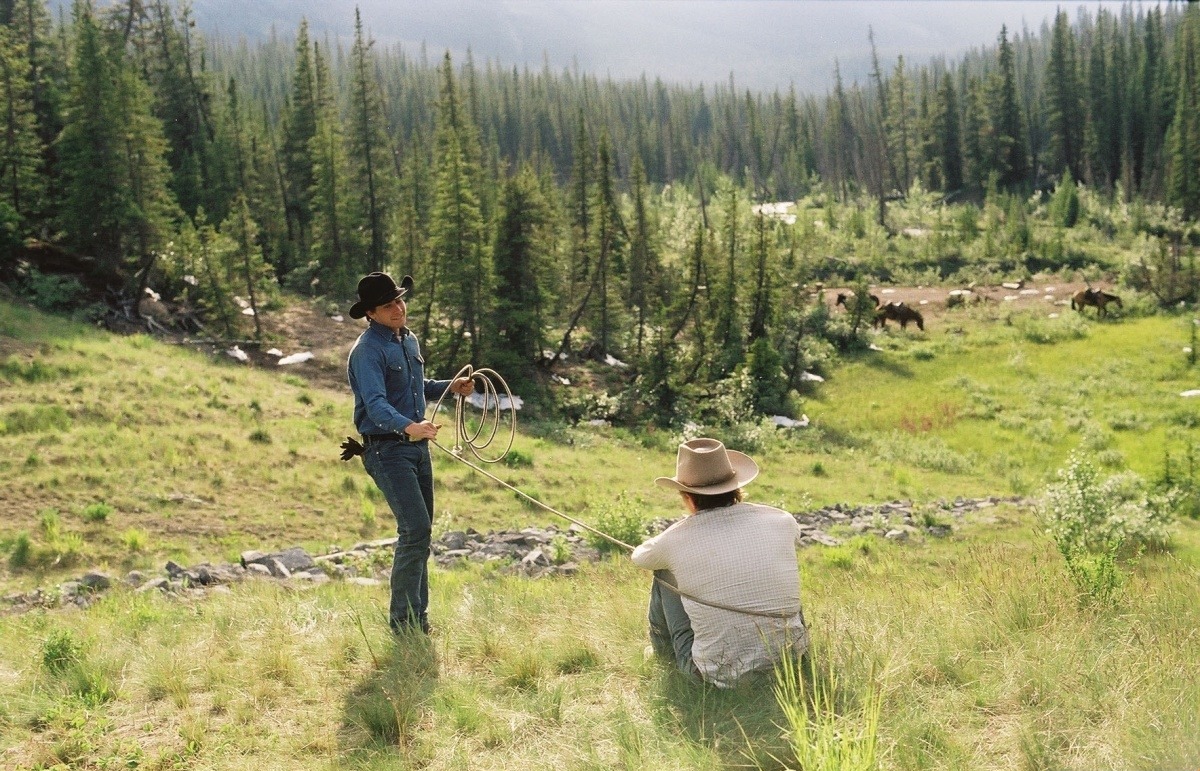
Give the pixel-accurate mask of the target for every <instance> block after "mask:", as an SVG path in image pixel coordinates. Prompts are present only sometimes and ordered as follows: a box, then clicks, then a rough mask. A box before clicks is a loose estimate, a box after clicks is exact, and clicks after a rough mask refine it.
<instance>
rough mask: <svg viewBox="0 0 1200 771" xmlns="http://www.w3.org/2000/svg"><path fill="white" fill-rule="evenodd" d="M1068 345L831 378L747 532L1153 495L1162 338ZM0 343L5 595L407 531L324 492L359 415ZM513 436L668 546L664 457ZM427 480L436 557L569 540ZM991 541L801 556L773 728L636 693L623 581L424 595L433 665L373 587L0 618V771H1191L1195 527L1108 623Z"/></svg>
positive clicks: (982, 315) (28, 325)
mask: <svg viewBox="0 0 1200 771" xmlns="http://www.w3.org/2000/svg"><path fill="white" fill-rule="evenodd" d="M1055 321H1056V320H1049V319H1044V318H1038V317H1034V316H1005V315H1003V314H1002V312H1001V311H997V310H995V309H983V310H976V309H972V310H962V311H956V312H955V314H954V315H953V316H947V317H946V319H945V320H944V321H943V322H942V323H940V324H938V325H937V326H934V325H930V326H931V328H930V330H929V331H927V332H925V333H923V334H921V333H914V332H912V331H909V332H907V333H899V332H895V333H888V334H885V335H882V336H880V337H879V338H877V342H878V343H879V345H880V346H881V347H882V348H884V349H885V350H884V351H882V352H878V353H872V354H870V355H869V356H867V355H864V356H863V357H861V358H857V359H854V360H851V361H849V362H846V363H844V364H843V365H840V366H839V367H838V368H837V369H835V371H834V372H833V373H832V376H831V377H830V378H829V380H828V382H827V383H825V384H824V385H823V386H821V388H820V391H819V392H818V393H817V394H816V395H814V396H812V397H810V398H809V399H808V401H807V402H806V403H805V405H804V409H805V411H806V412H807V413H808V414H809V416H810V417H811V418H813V423H814V427H813V428H811V429H809V430H806V431H803V432H799V433H796V434H792V435H786V434H782V433H775V434H770V435H768V438H767V439H766V440H765V441H764V446H763V448H762V449H761V450H759V451H758V452H757V453H756V456H757V457H758V459H759V460H760V461H761V464H762V466H763V471H762V474H761V476H760V477H759V479H758V480H756V482H755V484H754V485H753V487H752V488H751V489H750V494H751V499H752V500H758V501H762V502H766V503H771V504H775V505H781V506H785V507H788V508H791V509H793V510H799V509H803V508H807V507H811V506H816V505H820V504H824V503H832V502H864V501H881V500H888V499H892V498H912V499H915V500H917V501H921V502H932V501H934V500H936V499H938V498H952V497H955V496H958V495H963V496H975V495H990V494H1010V493H1018V494H1021V495H1034V494H1037V493H1038V492H1040V491H1041V490H1042V489H1044V487H1045V484H1046V483H1047V482H1048V481H1049V480H1050V479H1051V478H1052V476H1053V472H1054V470H1055V469H1056V468H1058V467H1059V466H1061V465H1062V462H1063V460H1064V459H1065V458H1066V457H1067V455H1068V453H1069V452H1070V451H1071V450H1072V449H1075V448H1080V447H1081V448H1084V449H1085V450H1087V451H1089V452H1091V453H1094V455H1095V457H1097V458H1098V459H1101V461H1102V462H1106V463H1108V464H1109V465H1110V466H1111V469H1108V470H1113V469H1116V468H1120V467H1123V466H1124V465H1128V466H1129V467H1131V468H1132V469H1134V470H1135V471H1137V472H1139V473H1141V474H1143V475H1144V476H1147V477H1150V478H1154V477H1155V476H1156V475H1157V474H1158V472H1159V471H1160V469H1161V466H1162V463H1163V460H1164V456H1165V453H1166V452H1170V453H1171V455H1172V457H1173V458H1175V459H1180V458H1182V457H1184V454H1185V453H1184V449H1183V448H1184V445H1185V444H1186V443H1187V442H1188V441H1191V440H1192V439H1191V433H1190V432H1191V431H1193V430H1194V428H1195V427H1196V425H1197V424H1196V422H1195V421H1194V420H1193V418H1194V414H1193V413H1194V405H1191V404H1190V403H1188V402H1187V400H1183V399H1180V398H1179V397H1178V395H1177V394H1178V392H1179V391H1182V390H1185V389H1186V388H1190V387H1194V382H1195V381H1194V378H1195V372H1194V371H1193V370H1188V369H1186V367H1185V360H1184V358H1183V355H1182V354H1181V353H1180V351H1179V349H1180V348H1181V347H1182V345H1183V344H1184V340H1185V338H1186V334H1187V330H1186V328H1185V327H1184V326H1183V325H1182V324H1181V323H1180V320H1179V319H1174V318H1170V317H1148V318H1126V319H1123V320H1121V321H1120V322H1106V323H1096V322H1092V321H1088V322H1084V323H1083V325H1082V326H1080V325H1079V322H1078V320H1071V321H1064V322H1062V323H1061V325H1056V324H1055ZM956 328H961V331H955V330H956ZM0 333H2V334H3V337H2V338H0V361H5V362H8V363H7V364H5V365H4V366H3V367H2V368H0V386H2V387H0V420H3V421H4V425H5V426H6V427H7V426H9V425H18V426H25V427H29V428H28V430H25V429H24V428H22V430H20V431H15V432H14V431H9V430H8V429H7V428H5V429H4V430H3V431H0V485H2V486H3V489H4V490H5V491H6V494H5V496H4V497H3V500H2V501H0V509H2V511H0V514H2V515H3V516H0V555H2V556H3V557H4V559H3V561H2V562H0V566H2V567H0V585H3V587H4V588H5V591H6V592H7V591H10V590H12V589H21V588H26V587H31V586H34V585H40V586H52V585H53V583H54V582H56V581H58V580H60V579H62V578H66V577H69V576H72V575H78V572H79V571H80V570H81V569H83V568H85V567H93V566H96V567H105V568H108V569H110V570H114V571H120V570H123V569H127V568H132V567H138V568H146V567H150V566H156V565H161V564H162V562H163V561H164V560H165V559H166V558H167V557H170V558H173V559H176V560H177V561H182V562H185V563H186V562H189V561H192V562H198V561H202V560H216V559H221V558H226V559H227V558H229V555H236V554H237V552H238V551H240V550H241V549H243V548H251V547H257V548H264V547H265V548H276V547H285V546H290V545H293V544H300V545H305V546H308V547H309V548H313V549H323V548H325V547H326V546H328V545H329V544H333V543H339V544H341V545H343V546H346V545H349V544H351V543H352V542H354V541H357V540H361V539H362V538H364V537H372V536H375V535H383V534H386V533H387V532H388V531H389V530H390V529H391V521H390V519H391V518H390V515H388V514H387V507H386V504H385V503H384V502H383V501H382V499H381V498H380V496H379V495H378V491H377V490H376V489H375V488H374V486H373V485H372V484H371V483H370V480H369V479H368V478H367V477H366V475H365V473H364V472H363V471H362V469H361V467H360V466H359V464H358V462H357V461H355V462H353V463H350V464H343V463H341V462H340V461H338V460H337V454H338V449H337V445H338V444H339V443H340V441H341V440H342V438H343V437H344V436H345V435H346V434H347V433H349V432H350V430H349V413H350V398H349V395H348V393H346V392H344V391H342V390H326V389H323V388H321V387H319V386H317V385H314V384H309V383H306V382H304V381H302V380H299V379H298V378H295V377H294V376H288V377H284V378H281V377H280V376H279V375H277V374H276V373H274V372H270V371H258V370H253V369H247V368H244V367H241V366H238V365H233V364H228V363H226V362H224V361H220V360H218V361H214V360H211V359H210V358H208V357H207V356H204V355H201V354H197V353H192V352H188V351H183V350H179V349H177V348H174V347H168V346H162V345H160V344H158V343H156V342H155V341H153V340H151V339H149V338H146V337H129V338H114V337H111V336H108V335H104V334H101V333H98V332H96V331H95V330H93V329H90V328H88V327H81V326H75V325H72V324H71V323H69V322H66V321H62V320H59V319H49V318H48V317H44V316H42V315H40V314H37V313H33V312H29V311H27V310H26V309H20V311H19V312H18V311H16V310H14V309H13V308H11V307H10V306H6V305H4V304H2V303H0ZM118 395H119V397H118ZM13 415H18V417H17V418H15V419H14V422H13V423H10V417H11V416H13ZM37 416H42V417H37ZM45 416H53V419H45ZM522 419H523V421H524V424H525V430H523V431H522V432H521V434H520V435H519V436H518V439H517V448H518V450H519V452H520V453H521V455H520V456H517V457H519V458H521V461H520V462H514V463H512V464H510V465H508V466H504V467H499V466H493V467H491V468H490V470H492V471H493V472H495V473H497V475H498V476H500V477H501V478H503V479H505V480H506V481H508V482H510V483H512V484H515V485H518V486H520V487H521V488H522V489H526V490H534V491H538V492H539V495H540V496H541V497H542V498H543V499H544V500H545V501H546V502H547V503H549V504H551V505H553V506H555V507H557V508H559V509H561V510H563V511H565V512H568V513H570V514H571V515H572V516H576V517H579V518H581V519H583V520H584V521H589V522H596V521H598V520H599V519H600V518H602V517H603V516H609V517H610V518H611V517H612V516H613V515H614V513H621V514H624V513H627V512H628V511H636V512H640V513H641V515H642V516H643V517H644V518H645V519H650V518H653V517H659V516H676V515H677V514H678V511H677V506H678V502H677V500H676V498H675V497H674V496H671V495H667V494H665V493H660V492H659V491H657V490H656V489H655V488H653V487H652V480H653V477H655V476H658V475H660V474H664V473H669V472H670V470H671V469H672V468H673V463H674V445H675V442H676V441H677V437H675V436H673V435H672V434H671V433H670V432H663V431H657V432H649V431H642V430H635V429H620V428H618V429H609V430H605V431H604V432H603V433H591V432H587V431H582V430H575V429H567V428H563V427H559V426H550V425H548V424H538V423H536V416H532V415H530V416H522ZM255 432H262V437H261V438H260V439H259V440H254V439H252V438H251V437H252V436H253V435H254V434H255ZM262 438H266V439H269V440H270V441H269V442H267V441H262ZM435 457H436V460H435V463H436V464H437V475H438V488H437V501H438V504H437V506H438V511H437V517H436V522H435V528H436V529H438V530H439V531H442V530H447V529H463V528H466V527H474V528H476V529H477V530H487V529H493V528H497V527H511V526H524V525H528V524H531V523H548V522H556V523H557V521H556V520H555V518H553V517H552V515H550V514H548V513H545V512H542V511H540V510H534V509H529V508H526V507H524V506H522V505H521V504H519V503H518V502H517V501H516V500H514V498H513V497H512V494H511V493H510V492H508V491H507V490H504V489H503V488H499V487H498V486H497V485H495V484H494V483H493V482H491V481H490V480H488V479H486V478H483V477H482V476H480V475H477V474H475V472H473V471H470V470H469V469H467V468H466V467H464V466H462V465H460V464H458V463H457V462H456V461H455V460H453V459H452V458H450V457H448V456H446V455H444V454H441V453H436V455H435ZM1105 459H1107V460H1105ZM526 461H529V462H526ZM497 469H499V470H498V471H497ZM618 493H626V496H625V498H623V499H621V501H620V502H619V504H614V503H613V502H614V501H615V500H617V499H616V498H615V496H616V495H617V494H618ZM89 512H91V513H89ZM101 513H103V516H101ZM975 517H976V518H975V519H974V520H973V521H972V522H969V523H967V524H966V525H965V526H961V525H962V523H957V522H956V523H955V524H956V525H959V527H957V529H956V531H955V533H954V534H953V535H952V536H951V537H949V538H946V539H921V538H916V539H913V540H912V541H910V542H907V543H892V542H887V541H884V540H882V539H878V538H873V537H867V536H856V537H854V538H852V539H849V540H848V541H847V542H846V543H845V544H844V545H842V546H839V547H833V548H819V547H818V548H812V549H807V550H805V551H803V552H801V560H802V585H803V586H802V596H803V598H804V601H805V610H806V615H807V617H808V620H809V622H810V625H811V634H812V638H813V647H812V653H811V656H810V658H809V659H807V660H806V661H805V662H801V666H802V675H803V677H804V678H805V679H803V680H802V681H801V680H797V681H796V684H797V686H798V687H799V686H800V683H801V682H803V690H800V691H792V692H790V694H789V693H787V692H785V694H784V695H785V698H784V699H783V700H782V702H783V704H782V706H781V704H780V703H779V702H777V701H776V699H775V698H774V696H773V695H772V686H773V685H774V680H773V679H772V678H770V677H768V678H766V679H765V681H761V682H758V683H751V684H748V685H747V686H746V687H743V688H739V689H735V690H733V691H729V692H725V691H718V690H715V689H711V688H705V687H700V686H696V685H693V684H691V683H689V682H687V681H685V680H683V679H681V678H679V677H677V676H676V675H674V674H673V673H672V672H671V671H670V669H669V668H667V667H663V666H661V665H659V664H657V663H655V662H646V661H644V660H643V658H642V648H643V647H644V646H645V644H646V642H647V640H646V632H645V620H644V619H645V601H646V595H647V592H648V579H647V576H646V575H645V574H644V573H643V572H641V571H639V570H637V569H635V568H633V567H632V566H631V565H630V564H629V563H628V561H627V560H625V559H624V558H623V557H621V556H619V555H615V556H613V557H611V558H609V559H608V560H607V561H604V562H601V563H598V564H592V565H585V566H584V567H583V568H582V569H581V572H580V574H579V575H577V576H576V577H574V578H571V579H543V580H537V581H532V580H529V579H525V578H521V577H516V576H509V575H506V574H503V573H501V572H499V571H497V570H495V569H494V566H479V565H468V566H464V567H461V568H455V569H452V570H441V569H435V570H434V571H433V577H432V582H431V583H432V591H433V593H434V598H433V603H432V605H433V610H432V615H433V623H434V625H435V627H436V629H437V631H436V633H435V635H434V636H433V637H432V638H431V639H430V640H429V641H428V642H423V641H422V640H421V639H420V638H418V639H416V640H401V641H399V642H397V641H394V640H393V639H392V638H391V637H390V635H389V634H388V632H387V626H386V623H385V615H386V602H387V597H386V590H385V589H382V588H378V587H376V588H369V587H358V586H353V585H346V584H343V583H340V582H333V583H330V584H327V585H323V586H319V587H316V588H309V589H306V590H304V591H291V590H284V589H282V588H279V587H277V586H275V585H273V584H270V583H259V582H247V583H244V584H240V585H237V586H235V587H233V589H232V591H231V592H229V593H210V594H209V595H208V596H207V597H205V598H203V599H191V598H180V599H173V598H170V597H165V596H162V595H159V594H158V593H150V594H141V593H137V592H135V591H133V590H130V589H127V588H125V587H123V586H117V587H116V588H114V589H113V590H110V591H109V592H108V593H106V594H104V595H103V596H102V597H101V599H100V600H99V601H98V602H97V603H96V604H95V605H93V606H92V607H91V608H89V609H88V610H86V611H79V610H77V609H74V608H64V609H61V610H35V611H32V612H28V613H24V614H20V615H8V616H4V617H0V757H3V758H4V761H3V765H4V766H5V767H6V768H7V767H12V768H15V769H35V768H50V767H54V766H56V765H60V764H61V765H62V766H66V767H79V768H155V769H167V768H211V769H225V768H230V769H232V768H245V767H246V766H247V765H252V766H254V767H256V768H262V769H264V771H267V770H269V769H293V768H299V767H306V768H307V767H313V768H331V769H332V768H337V769H394V768H400V769H406V768H427V769H456V768H464V767H469V768H478V769H506V768H533V769H537V768H547V769H549V768H555V769H558V768H564V769H609V768H646V769H658V768H680V769H684V768H686V769H725V768H744V767H749V768H771V769H775V768H780V769H781V768H788V767H790V768H795V767H797V765H798V761H797V758H798V757H805V753H806V752H807V751H808V750H809V749H811V747H810V746H809V745H813V744H815V745H819V744H820V743H821V742H825V743H826V747H833V746H835V745H836V744H837V743H838V742H843V744H844V743H845V740H847V739H848V738H849V737H858V736H873V737H874V739H875V741H874V745H873V750H872V751H873V752H874V754H875V756H876V757H877V759H878V766H879V767H881V768H884V769H941V768H1145V769H1157V768H1176V767H1178V768H1189V767H1196V766H1197V764H1200V739H1197V737H1200V713H1198V712H1197V710H1196V709H1195V708H1194V705H1195V704H1198V703H1200V675H1197V667H1196V654H1195V645H1194V636H1195V629H1196V628H1197V626H1198V625H1200V605H1197V603H1196V602H1195V601H1194V597H1195V586H1196V583H1197V580H1198V579H1200V523H1197V522H1196V521H1194V520H1184V521H1181V522H1180V523H1178V524H1177V525H1176V527H1175V530H1174V537H1173V540H1172V545H1171V547H1170V548H1169V549H1167V550H1151V551H1149V552H1147V553H1146V554H1144V555H1142V556H1140V557H1138V558H1130V557H1128V556H1127V557H1125V558H1124V559H1122V560H1120V561H1119V562H1118V563H1117V564H1116V568H1117V569H1119V570H1120V571H1121V575H1122V583H1121V586H1120V591H1119V592H1117V593H1116V594H1115V595H1114V596H1113V597H1112V598H1111V600H1109V601H1107V602H1106V603H1103V604H1097V603H1094V602H1087V601H1086V598H1083V597H1081V596H1080V594H1079V587H1078V586H1077V584H1076V583H1074V582H1073V580H1072V576H1071V574H1070V573H1069V571H1068V570H1067V568H1066V567H1065V565H1064V563H1063V559H1062V557H1061V555H1060V554H1059V553H1058V551H1057V550H1056V549H1055V547H1054V544H1053V542H1052V541H1051V540H1050V539H1049V538H1048V537H1047V536H1045V535H1043V534H1041V533H1040V532H1039V530H1038V527H1037V525H1036V524H1035V522H1034V517H1033V514H1032V512H1030V511H1029V510H1027V509H1024V508H1021V507H1014V506H1001V507H996V508H993V509H987V510H984V511H982V512H980V513H979V514H978V515H975ZM926 519H927V521H926V524H936V523H940V520H939V518H938V516H937V515H936V514H932V513H927V514H926ZM622 521H623V520H622ZM384 556H386V555H384ZM559 556H561V557H564V558H565V557H566V556H567V555H565V554H564V555H559ZM1128 560H1132V561H1128ZM805 673H806V674H805ZM803 737H808V738H809V739H810V740H811V741H810V742H809V745H801V744H799V743H798V742H801V741H802V739H803ZM840 751H841V750H836V749H827V750H825V751H823V752H821V753H819V754H820V757H821V758H823V759H824V760H823V761H821V762H829V760H830V758H834V759H835V760H836V758H837V757H838V756H837V755H836V754H835V753H837V752H840ZM854 751H857V750H854V749H853V748H850V749H847V750H846V752H847V753H851V752H854ZM842 757H843V760H845V759H846V758H848V757H850V755H849V754H846V755H843V756H842ZM813 762H814V763H816V762H817V761H813ZM846 762H848V761H846Z"/></svg>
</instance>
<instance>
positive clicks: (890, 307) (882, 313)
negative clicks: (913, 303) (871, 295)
mask: <svg viewBox="0 0 1200 771" xmlns="http://www.w3.org/2000/svg"><path fill="white" fill-rule="evenodd" d="M889 321H897V322H899V323H900V328H901V329H906V328H907V327H908V322H910V321H911V322H914V323H915V324H916V325H917V329H920V330H921V331H924V330H925V318H924V317H923V316H922V315H921V313H920V311H918V310H917V309H916V308H910V307H909V306H907V305H905V304H904V303H902V302H894V303H886V304H884V305H880V306H879V307H878V308H876V309H875V326H877V327H883V328H884V329H886V328H887V323H888V322H889Z"/></svg>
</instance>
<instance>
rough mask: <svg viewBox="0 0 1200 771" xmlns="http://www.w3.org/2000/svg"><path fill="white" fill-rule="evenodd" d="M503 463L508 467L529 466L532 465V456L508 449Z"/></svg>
mask: <svg viewBox="0 0 1200 771" xmlns="http://www.w3.org/2000/svg"><path fill="white" fill-rule="evenodd" d="M504 465H505V466H508V467H509V468H530V467H532V466H533V456H532V455H530V454H529V453H527V452H521V451H520V450H509V451H508V454H507V455H505V456H504Z"/></svg>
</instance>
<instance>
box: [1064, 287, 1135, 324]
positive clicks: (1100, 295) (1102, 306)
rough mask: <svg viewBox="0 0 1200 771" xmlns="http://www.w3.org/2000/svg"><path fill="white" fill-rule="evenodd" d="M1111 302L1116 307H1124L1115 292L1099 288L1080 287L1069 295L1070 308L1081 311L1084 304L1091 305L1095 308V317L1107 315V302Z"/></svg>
mask: <svg viewBox="0 0 1200 771" xmlns="http://www.w3.org/2000/svg"><path fill="white" fill-rule="evenodd" d="M1109 303H1113V304H1114V305H1116V306H1117V307H1118V308H1124V307H1125V306H1124V305H1122V304H1121V298H1120V297H1117V296H1116V295H1115V294H1109V293H1107V292H1105V291H1103V290H1101V289H1091V288H1088V289H1080V290H1079V291H1078V292H1076V293H1075V294H1074V296H1072V297H1071V309H1072V310H1077V311H1079V312H1080V313H1083V307H1084V306H1085V305H1091V306H1092V307H1093V308H1095V309H1096V317H1097V318H1099V317H1101V316H1107V315H1108V307H1107V306H1108V304H1109Z"/></svg>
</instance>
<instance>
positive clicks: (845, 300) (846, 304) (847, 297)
mask: <svg viewBox="0 0 1200 771" xmlns="http://www.w3.org/2000/svg"><path fill="white" fill-rule="evenodd" d="M855 296H856V295H855V294H854V292H838V296H837V300H835V301H834V303H833V307H835V308H836V307H837V306H839V305H840V306H842V307H843V308H845V309H846V310H850V301H851V300H853V299H854V298H855ZM867 299H869V300H870V301H871V303H872V305H873V307H875V308H878V307H879V298H878V297H876V296H875V295H873V294H869V295H867Z"/></svg>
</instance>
